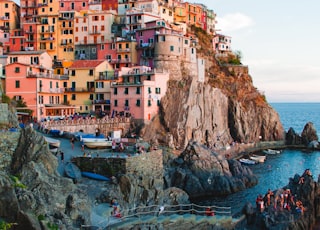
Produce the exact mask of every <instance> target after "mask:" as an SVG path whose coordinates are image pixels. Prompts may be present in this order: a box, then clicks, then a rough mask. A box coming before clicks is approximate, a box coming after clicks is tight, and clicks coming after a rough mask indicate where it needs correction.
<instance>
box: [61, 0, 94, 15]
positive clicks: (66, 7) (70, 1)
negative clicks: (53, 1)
mask: <svg viewBox="0 0 320 230" xmlns="http://www.w3.org/2000/svg"><path fill="white" fill-rule="evenodd" d="M88 2H89V1H88V0H63V1H62V0H60V3H59V11H60V12H64V11H66V13H67V12H68V11H81V10H88V9H89V3H88Z"/></svg>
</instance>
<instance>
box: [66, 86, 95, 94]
mask: <svg viewBox="0 0 320 230" xmlns="http://www.w3.org/2000/svg"><path fill="white" fill-rule="evenodd" d="M64 91H65V92H67V93H75V92H76V93H81V92H82V93H88V92H94V87H92V88H90V89H89V88H64Z"/></svg>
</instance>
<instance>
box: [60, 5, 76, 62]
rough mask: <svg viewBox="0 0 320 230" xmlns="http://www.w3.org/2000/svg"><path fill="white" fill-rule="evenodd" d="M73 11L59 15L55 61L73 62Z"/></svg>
mask: <svg viewBox="0 0 320 230" xmlns="http://www.w3.org/2000/svg"><path fill="white" fill-rule="evenodd" d="M73 19H74V11H64V12H60V13H59V20H58V27H57V35H58V36H57V43H58V47H57V59H58V60H74V22H73Z"/></svg>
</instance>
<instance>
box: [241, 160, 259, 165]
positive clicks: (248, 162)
mask: <svg viewBox="0 0 320 230" xmlns="http://www.w3.org/2000/svg"><path fill="white" fill-rule="evenodd" d="M239 161H240V162H241V163H243V164H247V165H254V164H256V162H255V161H253V160H250V159H247V158H241V159H239Z"/></svg>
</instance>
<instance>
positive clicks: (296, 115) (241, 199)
mask: <svg viewBox="0 0 320 230" xmlns="http://www.w3.org/2000/svg"><path fill="white" fill-rule="evenodd" d="M271 106H272V107H273V108H274V109H275V110H276V111H277V112H278V114H279V116H280V120H281V122H282V124H283V127H284V128H285V131H288V129H289V128H290V127H292V128H293V129H294V130H295V132H296V133H298V134H301V132H302V131H303V128H304V126H305V124H306V123H307V122H312V123H313V124H314V126H315V128H316V130H317V131H318V136H319V135H320V119H319V116H320V103H272V104H271ZM319 166H320V152H319V151H314V152H312V153H305V152H302V151H300V150H284V151H282V153H281V154H279V155H268V156H267V160H266V161H265V162H264V163H262V164H257V165H252V166H248V167H250V168H251V170H252V171H253V173H254V174H255V175H256V176H257V177H258V179H259V183H258V184H257V185H256V186H254V187H252V188H249V189H246V190H244V191H241V192H238V193H235V194H232V195H229V196H227V197H223V198H221V197H220V198H216V197H212V198H207V199H206V200H203V201H201V202H200V204H202V205H219V206H230V207H231V209H232V212H233V214H235V213H237V212H239V211H240V210H241V209H242V207H243V206H244V204H245V203H246V202H248V201H249V202H251V203H252V204H255V199H256V197H257V195H259V194H265V193H266V192H267V190H268V189H269V188H270V189H272V190H276V189H278V188H282V187H284V186H285V185H287V184H288V183H289V178H290V177H293V176H294V175H295V174H296V173H298V174H300V175H301V174H302V173H303V172H304V170H305V169H307V168H309V169H310V170H311V172H312V174H313V175H314V178H318V175H319V174H320V167H319ZM198 203H199V202H198Z"/></svg>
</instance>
